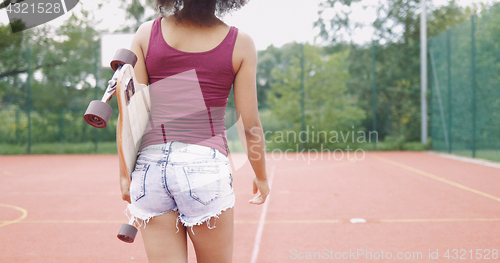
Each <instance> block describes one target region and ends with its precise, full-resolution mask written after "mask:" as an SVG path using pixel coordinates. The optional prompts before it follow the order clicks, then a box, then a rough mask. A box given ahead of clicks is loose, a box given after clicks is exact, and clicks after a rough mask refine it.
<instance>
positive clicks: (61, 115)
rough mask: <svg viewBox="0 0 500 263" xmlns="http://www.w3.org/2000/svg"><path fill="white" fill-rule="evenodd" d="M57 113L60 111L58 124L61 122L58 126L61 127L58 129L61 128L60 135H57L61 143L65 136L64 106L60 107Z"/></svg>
mask: <svg viewBox="0 0 500 263" xmlns="http://www.w3.org/2000/svg"><path fill="white" fill-rule="evenodd" d="M57 113H58V114H57V115H58V116H57V117H58V124H59V125H58V126H59V127H58V128H59V129H58V130H59V133H58V136H57V137H58V141H59V143H61V142H62V137H63V108H61V107H60V108H59V109H58V110H57Z"/></svg>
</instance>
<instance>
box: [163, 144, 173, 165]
mask: <svg viewBox="0 0 500 263" xmlns="http://www.w3.org/2000/svg"><path fill="white" fill-rule="evenodd" d="M167 144H168V150H167V147H165V150H166V151H167V152H166V153H165V154H166V155H167V164H168V160H169V159H170V154H171V153H172V142H167Z"/></svg>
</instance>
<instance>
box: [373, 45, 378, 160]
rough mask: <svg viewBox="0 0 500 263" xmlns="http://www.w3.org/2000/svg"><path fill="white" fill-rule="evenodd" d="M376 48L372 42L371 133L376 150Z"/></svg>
mask: <svg viewBox="0 0 500 263" xmlns="http://www.w3.org/2000/svg"><path fill="white" fill-rule="evenodd" d="M375 51H376V47H375V41H372V111H373V131H374V136H375V140H373V149H374V150H376V149H377V141H376V139H377V138H378V136H377V134H376V132H377V71H376V63H375V62H376V59H377V56H376V53H375Z"/></svg>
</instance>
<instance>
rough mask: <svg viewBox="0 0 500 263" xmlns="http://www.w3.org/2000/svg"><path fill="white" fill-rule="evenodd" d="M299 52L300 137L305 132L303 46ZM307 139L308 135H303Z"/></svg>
mask: <svg viewBox="0 0 500 263" xmlns="http://www.w3.org/2000/svg"><path fill="white" fill-rule="evenodd" d="M300 51H301V56H300V97H301V100H300V109H301V113H302V119H301V122H302V132H301V133H300V135H301V137H302V134H305V132H306V113H305V96H306V95H305V88H304V44H302V45H301V48H300ZM305 135H306V136H307V137H308V134H305ZM301 141H302V148H304V149H305V144H304V142H305V140H304V138H301Z"/></svg>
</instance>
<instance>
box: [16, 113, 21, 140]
mask: <svg viewBox="0 0 500 263" xmlns="http://www.w3.org/2000/svg"><path fill="white" fill-rule="evenodd" d="M19 114H20V112H19V108H16V143H17V144H20V143H21V134H20V132H21V131H20V129H19V127H20V125H21V121H20V118H21V117H20V116H19Z"/></svg>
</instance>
